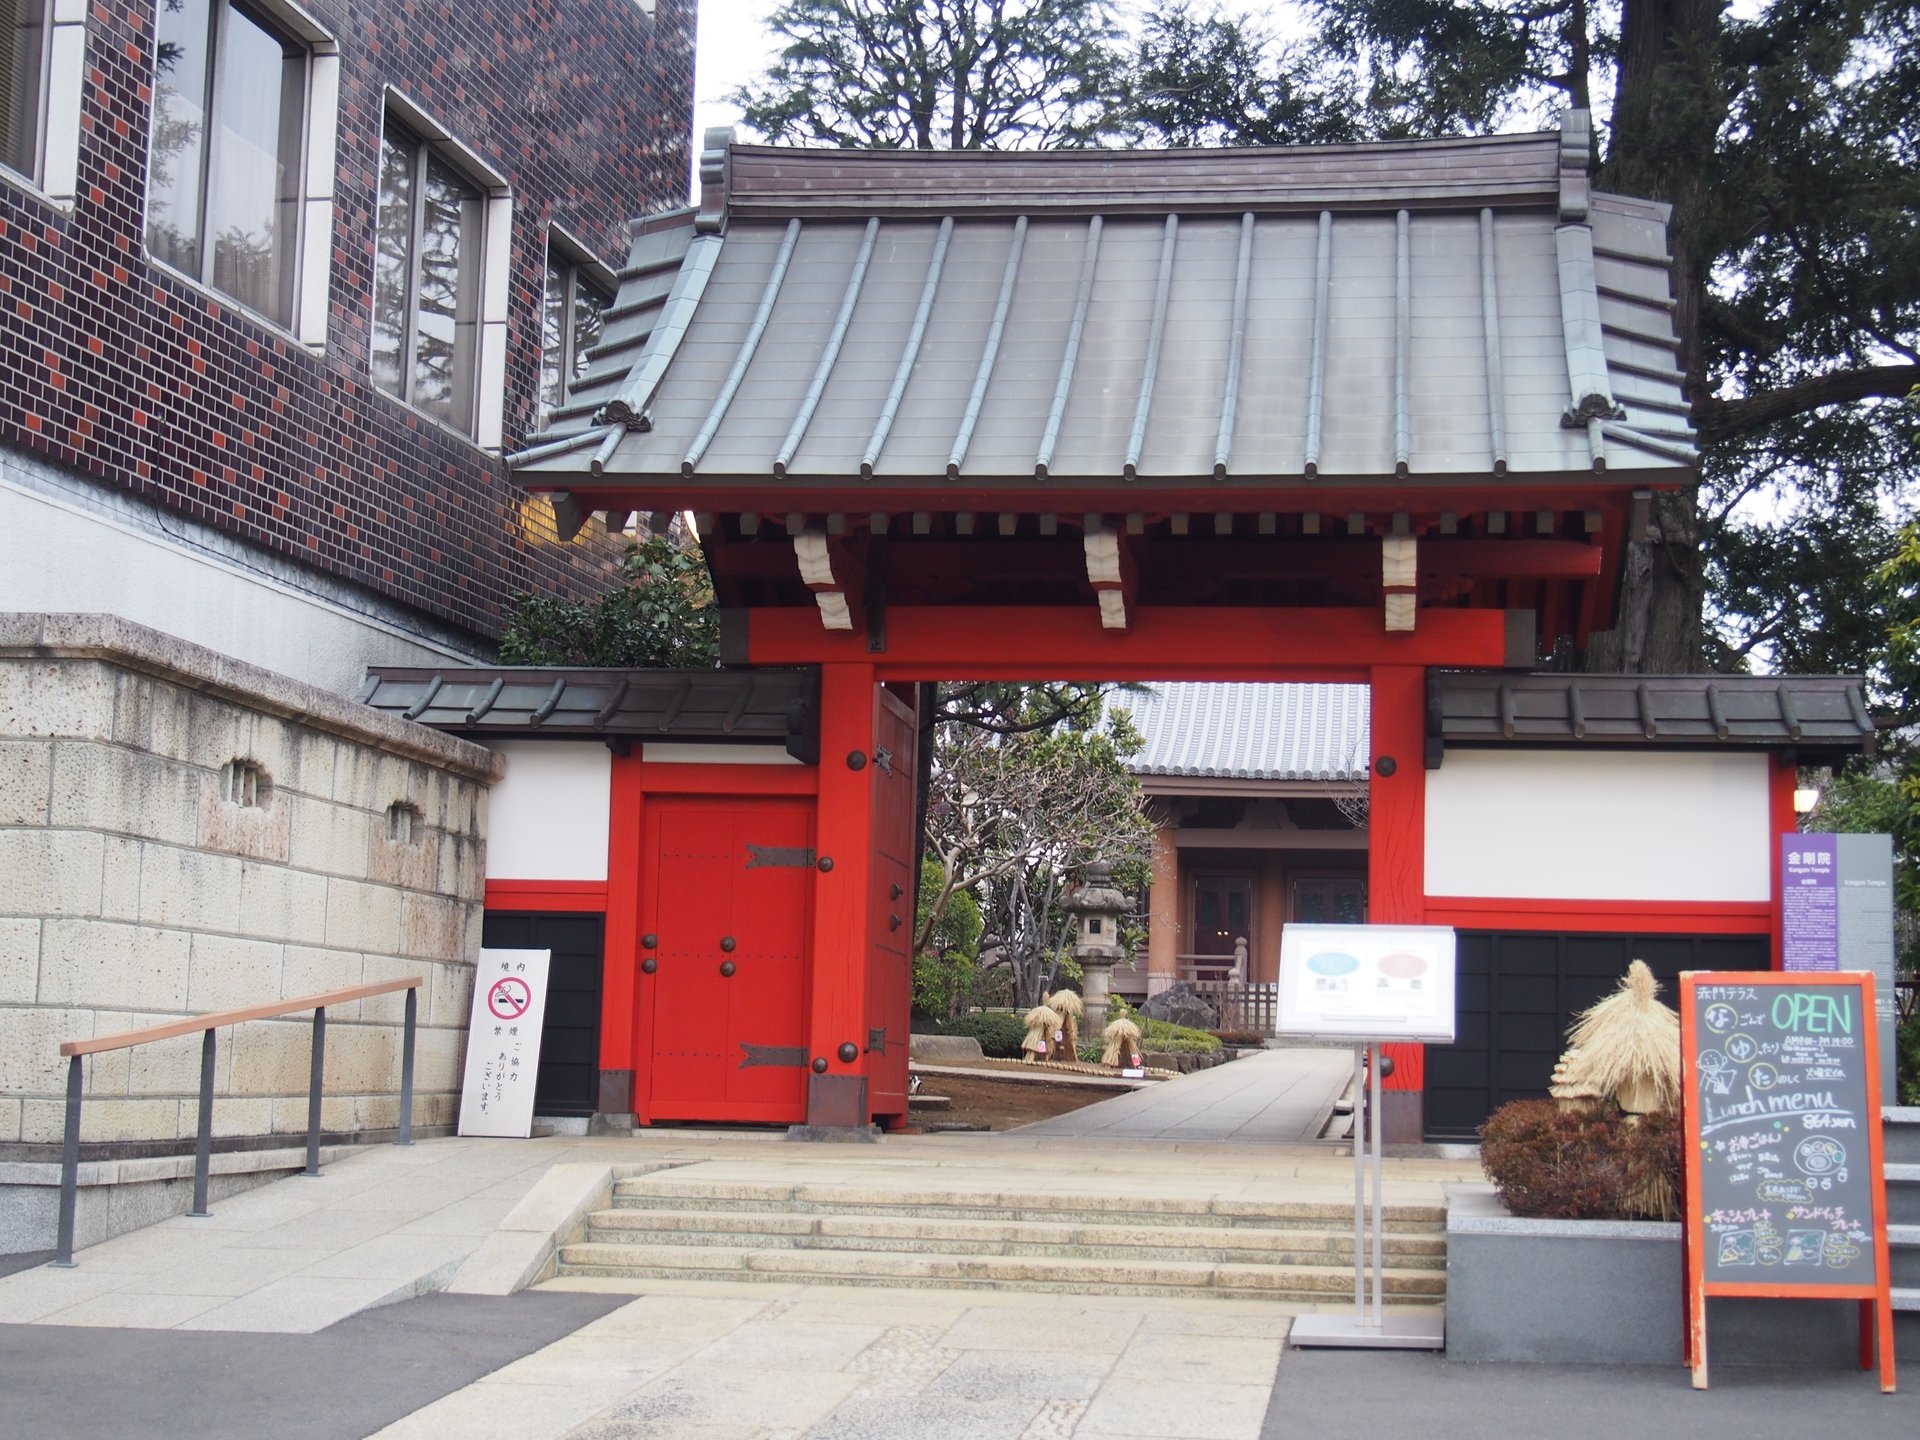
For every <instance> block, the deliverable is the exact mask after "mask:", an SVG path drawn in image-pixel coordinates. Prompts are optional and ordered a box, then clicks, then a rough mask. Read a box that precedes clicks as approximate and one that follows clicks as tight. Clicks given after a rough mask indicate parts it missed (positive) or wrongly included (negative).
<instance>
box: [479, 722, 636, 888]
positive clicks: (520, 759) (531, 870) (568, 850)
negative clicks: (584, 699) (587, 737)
mask: <svg viewBox="0 0 1920 1440" xmlns="http://www.w3.org/2000/svg"><path fill="white" fill-rule="evenodd" d="M492 748H493V749H494V750H496V751H498V752H499V753H500V754H501V755H503V756H504V757H506V762H507V776H506V779H504V780H502V781H500V782H499V784H497V785H495V786H494V787H493V791H492V794H491V795H490V796H489V798H488V816H489V818H488V822H487V879H489V880H605V879H606V878H607V809H608V806H609V805H610V804H611V801H612V786H613V755H612V753H611V752H609V751H608V749H607V747H606V746H604V745H596V744H593V743H592V742H590V741H584V740H572V741H568V740H502V741H500V742H499V743H497V744H496V745H494V746H493V747H492Z"/></svg>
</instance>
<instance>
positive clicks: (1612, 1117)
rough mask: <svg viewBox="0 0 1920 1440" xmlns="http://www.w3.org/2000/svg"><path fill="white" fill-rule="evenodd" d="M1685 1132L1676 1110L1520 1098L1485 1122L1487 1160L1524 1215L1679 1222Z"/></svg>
mask: <svg viewBox="0 0 1920 1440" xmlns="http://www.w3.org/2000/svg"><path fill="white" fill-rule="evenodd" d="M1683 1133H1684V1132H1683V1130H1682V1126H1681V1122H1680V1117H1679V1116H1677V1115H1674V1114H1671V1113H1661V1114H1655V1115H1642V1116H1640V1117H1638V1118H1637V1119H1635V1118H1634V1117H1630V1116H1627V1115H1623V1114H1622V1113H1621V1112H1620V1111H1618V1110H1616V1109H1613V1108H1612V1107H1610V1106H1609V1107H1606V1108H1598V1107H1596V1108H1562V1106H1561V1105H1560V1103H1559V1102H1558V1101H1555V1100H1516V1101H1514V1102H1513V1103H1512V1104H1511V1105H1503V1106H1501V1107H1500V1108H1499V1109H1498V1110H1496V1111H1494V1112H1493V1114H1491V1115H1489V1116H1488V1117H1487V1123H1486V1124H1484V1125H1482V1126H1481V1127H1480V1164H1481V1168H1483V1169H1484V1170H1485V1171H1486V1172H1487V1178H1488V1179H1489V1180H1491V1181H1493V1184H1494V1188H1495V1189H1496V1190H1498V1191H1499V1192H1500V1198H1501V1199H1502V1200H1504V1201H1506V1202H1507V1208H1508V1209H1509V1210H1511V1211H1513V1213H1514V1214H1516V1215H1526V1216H1531V1217H1537V1218H1542V1219H1550V1220H1641V1219H1660V1220H1671V1219H1676V1218H1678V1215H1679V1196H1680V1185H1681V1177H1680V1161H1681V1140H1682V1135H1683Z"/></svg>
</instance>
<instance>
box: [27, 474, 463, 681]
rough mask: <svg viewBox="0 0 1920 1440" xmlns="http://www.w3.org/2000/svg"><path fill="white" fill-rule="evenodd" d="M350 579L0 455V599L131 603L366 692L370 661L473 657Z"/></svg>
mask: <svg viewBox="0 0 1920 1440" xmlns="http://www.w3.org/2000/svg"><path fill="white" fill-rule="evenodd" d="M389 608H391V609H392V611H393V613H384V611H383V607H382V606H381V605H380V604H379V602H377V601H375V600H374V599H373V598H372V597H370V596H365V595H361V594H359V593H358V592H354V591H352V590H350V589H349V588H348V587H346V586H344V585H340V584H338V583H337V582H332V581H329V580H327V579H326V578H325V577H323V576H320V575H317V574H314V573H312V572H308V571H305V570H303V569H301V568H300V567H298V566H296V565H294V564H292V563H290V562H288V561H284V560H280V559H278V558H277V557H273V556H270V555H267V554H266V553H264V552H255V551H253V550H252V549H251V548H250V547H245V546H242V545H240V544H238V543H237V542H235V541H233V540H231V539H230V538H229V537H225V536H221V535H219V534H218V533H217V532H214V531H212V530H209V529H208V528H207V527H205V526H198V525H195V524H193V523H191V522H189V521H184V520H180V519H178V518H175V517H170V516H169V517H163V516H161V515H160V514H159V513H158V512H157V511H155V510H153V509H152V508H151V507H148V506H146V505H144V504H142V503H140V502H138V501H134V500H130V499H127V498H125V497H121V496H118V495H115V494H113V493H111V492H108V491H104V490H101V489H99V488H98V487H92V486H88V485H86V484H85V482H82V481H78V480H74V479H71V478H64V477H61V476H60V475H58V474H57V473H56V472H53V471H51V470H49V469H46V468H42V467H36V466H34V465H33V464H32V463H31V462H30V461H23V460H22V459H21V458H19V457H17V456H11V455H0V611H39V612H50V613H86V614H108V615H119V616H121V617H123V618H125V619H128V620H134V621H137V622H138V623H140V624H142V625H147V626H151V627H152V628H153V629H155V630H160V631H163V632H164V633H166V634H168V635H173V636H176V637H178V638H179V639H182V640H190V641H193V642H194V643H195V644H199V645H204V646H206V647H207V648H208V649H210V650H217V651H219V652H220V653H221V654H223V655H229V656H232V657H233V658H235V659H237V660H245V661H247V662H248V663H250V664H254V665H259V666H262V667H263V668H265V669H268V670H273V671H277V672H278V673H279V674H282V675H286V676H290V677H291V678H293V679H295V680H302V681H305V682H306V683H307V684H309V685H317V686H319V687H320V688H322V689H324V690H330V691H332V692H333V693H335V694H337V695H350V694H354V693H356V692H357V691H358V690H359V688H360V684H361V681H362V678H363V672H364V671H365V669H366V667H367V666H368V665H431V664H433V663H435V662H436V661H438V660H444V659H455V660H461V661H466V662H471V661H473V660H475V659H476V658H479V657H478V656H477V655H476V653H475V652H474V651H472V650H466V649H463V648H461V647H460V646H458V645H457V644H455V643H453V641H452V639H451V637H436V636H432V635H429V634H424V633H420V632H419V631H418V630H414V629H410V628H409V627H408V625H407V624H406V623H405V621H404V619H403V618H402V617H401V615H400V613H399V612H398V609H397V607H389Z"/></svg>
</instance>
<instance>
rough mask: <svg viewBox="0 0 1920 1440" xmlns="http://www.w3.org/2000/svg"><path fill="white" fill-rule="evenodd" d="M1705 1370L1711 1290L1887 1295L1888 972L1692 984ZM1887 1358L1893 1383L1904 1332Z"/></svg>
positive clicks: (1694, 1228)
mask: <svg viewBox="0 0 1920 1440" xmlns="http://www.w3.org/2000/svg"><path fill="white" fill-rule="evenodd" d="M1680 994H1681V1010H1680V1020H1681V1033H1682V1045H1681V1055H1682V1062H1683V1063H1682V1072H1683V1090H1684V1095H1685V1104H1686V1144H1687V1167H1686V1168H1687V1197H1686V1205H1687V1226H1688V1237H1687V1239H1688V1247H1689V1253H1688V1272H1689V1281H1690V1284H1689V1290H1690V1291H1691V1292H1692V1295H1693V1297H1694V1309H1695V1314H1696V1323H1695V1326H1694V1334H1693V1336H1692V1339H1693V1343H1694V1346H1695V1361H1696V1369H1695V1376H1696V1378H1695V1383H1696V1384H1701V1383H1704V1376H1705V1307H1704V1297H1705V1296H1708V1295H1776V1296H1785V1297H1809V1296H1818V1297H1827V1298H1835V1299H1862V1300H1866V1299H1879V1300H1880V1301H1881V1308H1882V1314H1883V1316H1886V1317H1889V1318H1888V1324H1890V1323H1891V1320H1890V1315H1891V1309H1890V1307H1889V1306H1887V1304H1886V1303H1885V1302H1886V1300H1887V1298H1888V1296H1887V1279H1886V1276H1887V1255H1886V1231H1885V1227H1884V1225H1882V1224H1881V1223H1880V1217H1881V1216H1882V1215H1883V1214H1884V1213H1885V1194H1886V1192H1885V1181H1884V1178H1883V1166H1882V1160H1881V1153H1880V1084H1879V1056H1878V1048H1879V1047H1878V1044H1877V1036H1876V1025H1875V1016H1874V996H1873V977H1872V976H1871V975H1866V974H1860V973H1856V972H1837V973H1827V974H1808V973H1800V974H1794V973H1783V972H1774V973H1767V974H1752V973H1744V974H1743V973H1738V972H1729V973H1723V974H1720V973H1716V974H1689V975H1683V976H1682V977H1681V982H1680ZM1883 1362H1884V1364H1883V1369H1884V1372H1885V1375H1886V1378H1887V1380H1888V1381H1889V1383H1890V1382H1891V1377H1892V1371H1891V1364H1892V1360H1891V1344H1890V1339H1889V1343H1888V1344H1887V1346H1886V1354H1885V1355H1884V1356H1883Z"/></svg>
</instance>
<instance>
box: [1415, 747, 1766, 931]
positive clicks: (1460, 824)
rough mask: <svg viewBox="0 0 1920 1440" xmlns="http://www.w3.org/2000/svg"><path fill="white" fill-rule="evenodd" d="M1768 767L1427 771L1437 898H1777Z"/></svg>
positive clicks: (1568, 763)
mask: <svg viewBox="0 0 1920 1440" xmlns="http://www.w3.org/2000/svg"><path fill="white" fill-rule="evenodd" d="M1769 764H1770V761H1769V759H1768V757H1767V756H1765V755H1713V754H1703V753H1700V752H1698V751H1684V752H1682V751H1668V752H1654V751H1642V752H1633V751H1624V752H1623V751H1610V752H1592V751H1589V752H1579V751H1565V750H1552V751H1546V750H1541V751H1516V750H1449V751H1448V752H1447V756H1446V761H1445V763H1444V764H1442V766H1441V767H1440V769H1438V770H1432V771H1429V772H1427V893H1428V894H1429V895H1476V896H1486V897H1497V898H1509V899H1538V900H1709V901H1714V900H1730V901H1755V900H1760V901H1764V900H1768V899H1771V898H1772V867H1771V863H1770V862H1771V855H1772V838H1771V835H1770V833H1769V826H1770V821H1769V811H1768V802H1767V779H1768V766H1769Z"/></svg>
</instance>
